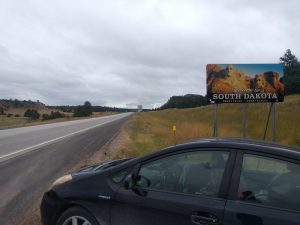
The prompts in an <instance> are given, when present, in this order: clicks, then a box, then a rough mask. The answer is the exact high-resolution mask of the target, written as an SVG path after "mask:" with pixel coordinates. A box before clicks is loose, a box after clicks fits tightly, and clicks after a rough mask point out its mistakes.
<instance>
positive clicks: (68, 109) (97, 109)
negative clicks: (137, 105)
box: [48, 105, 137, 113]
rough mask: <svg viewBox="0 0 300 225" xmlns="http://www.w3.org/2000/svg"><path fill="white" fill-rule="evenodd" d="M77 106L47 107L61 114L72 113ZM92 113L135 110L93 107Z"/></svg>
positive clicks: (133, 110) (131, 110)
mask: <svg viewBox="0 0 300 225" xmlns="http://www.w3.org/2000/svg"><path fill="white" fill-rule="evenodd" d="M76 107H77V106H72V105H71V106H70V105H61V106H48V108H49V109H55V110H61V111H63V112H73V111H74V109H75V108H76ZM92 110H93V112H117V113H120V112H135V111H137V109H127V108H116V107H108V106H93V105H92Z"/></svg>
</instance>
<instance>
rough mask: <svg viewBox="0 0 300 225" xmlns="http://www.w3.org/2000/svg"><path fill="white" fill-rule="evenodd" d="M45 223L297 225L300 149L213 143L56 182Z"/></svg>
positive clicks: (46, 202)
mask: <svg viewBox="0 0 300 225" xmlns="http://www.w3.org/2000/svg"><path fill="white" fill-rule="evenodd" d="M41 215H42V222H43V224H44V225H188V224H197V225H213V224H219V225H221V224H223V225H237V224H241V225H250V224H251V225H283V224H289V225H296V224H297V225H299V224H300V150H299V148H293V147H288V146H282V145H277V144H273V143H268V142H259V141H250V140H237V139H207V140H199V141H193V142H189V143H185V144H181V145H176V146H173V147H170V148H167V149H164V150H162V151H158V152H155V153H152V154H150V155H147V156H143V157H140V158H134V159H124V160H119V161H112V162H109V163H105V164H102V165H95V166H91V167H86V168H84V169H82V170H80V171H78V172H76V173H73V174H71V175H67V176H64V177H62V178H60V179H59V180H57V181H56V182H55V183H54V184H53V186H52V188H51V189H50V190H49V191H48V192H46V193H45V194H44V197H43V200H42V204H41Z"/></svg>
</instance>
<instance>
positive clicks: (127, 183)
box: [123, 174, 133, 190]
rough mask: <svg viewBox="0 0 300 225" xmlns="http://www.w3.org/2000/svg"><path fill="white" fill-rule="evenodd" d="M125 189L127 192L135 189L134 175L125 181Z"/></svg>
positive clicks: (130, 175) (128, 176)
mask: <svg viewBox="0 0 300 225" xmlns="http://www.w3.org/2000/svg"><path fill="white" fill-rule="evenodd" d="M123 187H124V188H125V189H126V190H129V189H131V188H132V187H133V175H132V174H129V175H127V177H126V178H125V180H124V182H123Z"/></svg>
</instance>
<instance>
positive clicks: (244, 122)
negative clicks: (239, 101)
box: [243, 103, 248, 138]
mask: <svg viewBox="0 0 300 225" xmlns="http://www.w3.org/2000/svg"><path fill="white" fill-rule="evenodd" d="M247 106H248V105H247V103H243V138H246V135H247V131H246V130H247Z"/></svg>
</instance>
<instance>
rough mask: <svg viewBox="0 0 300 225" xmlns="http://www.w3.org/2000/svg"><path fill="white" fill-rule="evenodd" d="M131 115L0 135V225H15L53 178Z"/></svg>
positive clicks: (100, 143)
mask: <svg viewBox="0 0 300 225" xmlns="http://www.w3.org/2000/svg"><path fill="white" fill-rule="evenodd" d="M130 115H131V114H130V113H124V114H117V115H112V116H106V117H98V118H92V119H83V120H77V121H68V122H60V123H53V124H46V125H37V126H30V127H23V128H14V129H6V130H0V225H2V224H3V225H4V224H5V225H13V224H20V221H22V220H23V219H24V216H25V215H26V213H28V211H29V210H30V209H31V208H32V206H33V204H36V201H37V200H40V198H41V196H42V194H43V192H45V191H46V190H47V188H48V187H49V186H50V185H51V183H52V182H53V181H54V180H55V179H56V178H58V177H59V176H61V175H63V174H64V173H65V172H67V171H69V170H70V168H72V166H74V165H75V164H76V163H78V162H79V161H80V160H81V159H82V158H84V157H86V156H89V155H92V153H94V152H95V151H98V150H99V149H101V147H102V146H103V145H104V144H106V143H107V142H108V141H109V140H111V139H112V138H113V137H114V136H115V135H116V134H117V132H118V131H119V129H120V127H121V126H122V124H123V123H124V122H125V121H126V120H127V119H128V118H129V117H130Z"/></svg>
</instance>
